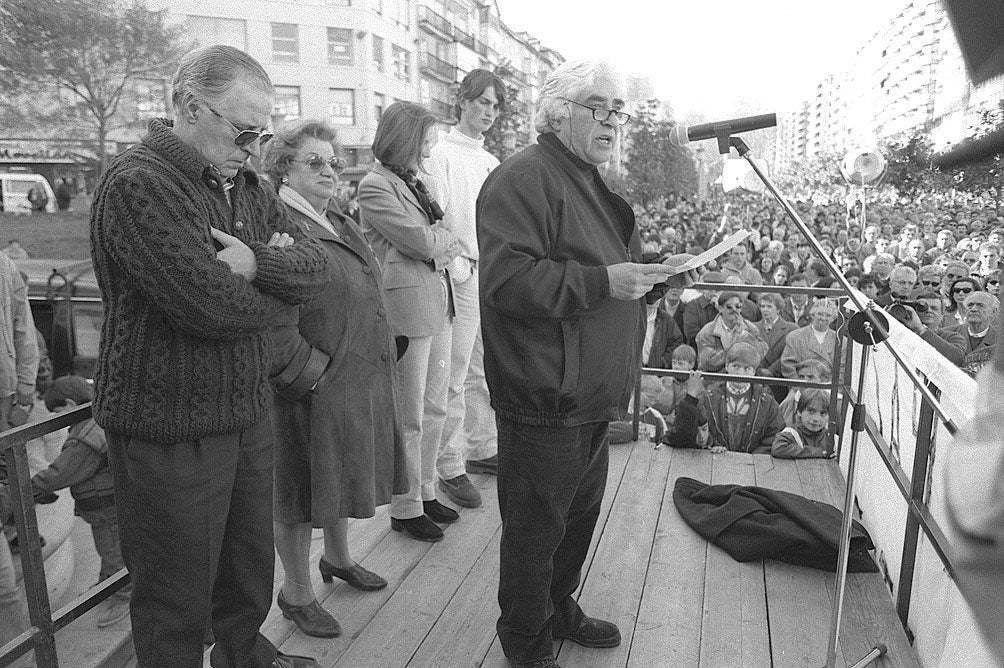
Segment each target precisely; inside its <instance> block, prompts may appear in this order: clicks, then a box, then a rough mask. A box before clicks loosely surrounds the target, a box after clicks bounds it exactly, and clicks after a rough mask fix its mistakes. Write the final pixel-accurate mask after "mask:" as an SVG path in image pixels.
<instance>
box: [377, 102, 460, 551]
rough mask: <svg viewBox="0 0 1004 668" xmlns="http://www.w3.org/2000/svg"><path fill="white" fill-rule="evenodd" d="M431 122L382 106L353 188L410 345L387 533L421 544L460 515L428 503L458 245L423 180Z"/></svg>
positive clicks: (393, 311) (398, 328) (432, 499)
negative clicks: (369, 154)
mask: <svg viewBox="0 0 1004 668" xmlns="http://www.w3.org/2000/svg"><path fill="white" fill-rule="evenodd" d="M438 125H439V119H438V118H436V116H434V115H433V114H432V113H431V112H429V111H428V110H427V109H425V108H424V107H422V106H420V105H417V104H414V103H412V102H395V103H394V104H392V105H390V106H389V107H387V110H386V111H384V113H383V116H381V117H380V122H379V123H378V124H377V130H376V136H375V137H374V139H373V156H374V157H375V158H376V159H377V160H378V161H379V162H378V163H377V164H376V165H374V166H373V169H372V170H370V172H369V173H368V174H367V175H366V176H364V177H363V180H362V181H360V182H359V212H360V220H361V221H362V228H363V230H364V231H365V233H366V236H367V238H368V239H369V240H370V243H372V244H373V248H374V250H375V251H376V254H377V257H378V258H379V259H380V265H381V267H382V270H383V282H384V287H385V288H386V289H387V317H388V319H389V320H390V323H391V326H392V327H393V328H394V331H395V333H396V334H403V335H406V336H408V337H409V339H410V342H409V345H408V350H407V352H406V353H405V354H404V357H402V358H401V364H400V368H401V423H402V424H401V426H402V429H403V431H404V438H405V448H406V450H407V453H408V478H409V480H408V482H409V490H408V492H407V493H406V494H398V495H395V496H394V498H393V500H392V501H391V510H390V515H391V528H392V529H393V530H394V531H403V532H407V533H408V535H410V536H412V537H413V538H416V539H418V540H424V541H429V542H434V541H438V540H442V538H443V530H442V529H441V528H439V526H437V523H440V524H448V523H451V522H456V521H457V520H458V519H460V515H459V514H458V513H457V512H456V511H455V510H453V509H452V508H448V507H446V506H444V505H443V504H441V503H440V502H439V501H438V500H437V499H436V459H437V457H438V454H439V443H440V441H441V440H442V439H441V437H442V433H443V427H444V425H445V423H446V404H447V392H448V389H449V380H450V351H451V346H452V324H451V321H452V318H453V314H454V309H453V293H452V286H451V285H450V277H449V274H448V273H447V270H446V268H447V266H448V265H449V264H450V262H451V261H452V260H453V258H455V257H456V256H457V255H459V254H460V252H461V248H462V247H461V245H460V242H459V240H458V239H457V237H456V236H455V235H454V234H453V232H451V231H450V230H448V229H446V228H445V227H444V226H443V224H442V222H441V219H442V218H443V212H442V210H441V209H440V208H439V205H438V204H437V203H436V202H435V200H433V199H432V198H431V197H430V195H429V191H428V189H427V188H426V186H425V184H424V182H423V181H422V178H421V177H422V176H423V175H424V174H425V170H424V169H423V166H422V163H423V161H424V160H425V159H426V158H428V157H429V152H430V150H431V149H432V146H433V145H434V144H435V143H436V139H437V134H436V133H437V131H438Z"/></svg>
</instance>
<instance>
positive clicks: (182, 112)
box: [178, 95, 201, 123]
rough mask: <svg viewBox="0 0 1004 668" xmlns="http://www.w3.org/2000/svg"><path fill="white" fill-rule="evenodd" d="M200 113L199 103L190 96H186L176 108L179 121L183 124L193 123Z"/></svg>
mask: <svg viewBox="0 0 1004 668" xmlns="http://www.w3.org/2000/svg"><path fill="white" fill-rule="evenodd" d="M200 113H201V110H200V109H199V101H198V100H197V99H195V98H194V97H192V96H191V95H188V96H186V97H185V100H184V101H183V102H182V103H181V104H180V105H179V108H178V114H179V116H180V118H179V120H180V121H182V122H185V123H195V122H196V121H197V120H199V114H200Z"/></svg>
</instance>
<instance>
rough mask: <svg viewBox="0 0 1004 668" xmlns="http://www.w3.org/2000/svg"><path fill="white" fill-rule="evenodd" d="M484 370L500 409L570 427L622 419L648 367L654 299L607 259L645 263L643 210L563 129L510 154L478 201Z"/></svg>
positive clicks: (512, 416) (510, 415) (524, 419)
mask: <svg viewBox="0 0 1004 668" xmlns="http://www.w3.org/2000/svg"><path fill="white" fill-rule="evenodd" d="M477 229H478V245H479V247H480V249H481V263H480V266H479V270H480V279H481V330H482V336H483V337H484V344H485V377H486V379H487V381H488V387H489V389H490V391H491V403H492V407H493V408H494V409H495V411H496V413H497V414H498V415H499V416H500V417H502V418H505V419H509V420H513V421H516V422H520V423H524V424H532V425H540V426H551V427H571V426H575V425H578V424H584V423H587V422H597V421H604V420H615V419H617V418H618V415H619V413H620V411H621V410H622V409H624V408H626V406H627V398H628V396H629V393H630V390H631V388H632V387H633V385H634V379H635V377H636V374H637V372H638V368H639V364H640V361H641V360H640V354H641V344H642V339H643V336H644V323H645V306H644V301H643V300H640V299H639V300H637V301H624V300H619V299H614V298H613V297H611V296H610V285H609V282H608V279H607V266H608V265H613V264H618V263H621V262H628V261H634V262H639V261H640V260H641V246H640V243H639V238H638V230H637V228H636V227H635V219H634V213H633V212H632V210H631V207H630V206H629V205H628V203H627V202H625V201H624V200H623V199H622V198H621V197H619V196H618V195H616V194H614V193H612V192H611V191H610V189H609V188H607V186H606V184H605V183H604V182H603V179H602V178H601V177H600V175H599V172H598V171H597V169H596V167H595V165H590V164H588V163H586V162H584V161H582V160H580V159H579V158H578V157H576V156H575V155H573V154H572V153H571V152H570V151H568V149H566V148H565V146H564V145H563V144H562V143H561V142H560V141H559V140H558V139H557V138H556V137H554V136H553V135H551V134H543V135H540V137H539V138H538V143H537V144H536V145H534V146H530V147H529V148H527V149H525V150H523V151H522V152H520V153H518V154H517V155H515V156H513V157H512V158H509V159H508V160H507V161H505V162H504V163H502V165H501V166H499V167H498V168H497V169H496V170H495V171H493V172H492V173H491V174H490V175H489V176H488V178H487V180H486V181H485V184H484V186H483V187H482V189H481V194H480V195H479V197H478V202H477Z"/></svg>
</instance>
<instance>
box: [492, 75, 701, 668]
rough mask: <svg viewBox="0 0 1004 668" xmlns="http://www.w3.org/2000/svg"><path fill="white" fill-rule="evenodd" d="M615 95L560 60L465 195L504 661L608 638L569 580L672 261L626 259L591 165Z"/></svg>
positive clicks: (618, 204) (537, 661)
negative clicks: (490, 447)
mask: <svg viewBox="0 0 1004 668" xmlns="http://www.w3.org/2000/svg"><path fill="white" fill-rule="evenodd" d="M623 108H624V93H623V89H622V87H621V85H620V82H619V79H618V77H617V76H616V74H615V73H614V71H613V70H612V68H610V67H609V66H608V65H604V64H600V63H594V62H583V61H578V62H576V61H570V62H566V63H564V64H563V65H561V66H560V67H558V68H557V69H556V70H554V71H553V72H552V73H551V74H550V75H548V78H547V80H546V81H545V82H544V86H543V88H542V90H541V95H540V100H539V102H538V109H537V116H536V128H537V130H538V132H540V133H541V134H540V135H539V136H538V138H537V143H536V144H535V145H533V146H530V147H529V148H527V149H525V150H523V151H522V152H520V153H518V154H516V155H515V156H513V157H511V158H509V159H508V160H507V161H506V162H504V163H502V165H500V166H499V167H498V168H497V169H495V171H493V172H492V173H491V174H490V175H489V176H488V179H487V180H486V181H485V184H484V187H483V188H482V189H481V194H480V195H479V197H478V202H477V230H478V243H479V246H480V251H481V266H480V278H481V318H482V320H481V324H482V335H483V337H484V344H485V375H486V377H487V379H488V387H489V389H490V390H491V403H492V408H494V409H495V414H496V418H497V424H498V496H499V510H500V512H501V515H502V538H501V545H500V551H499V554H500V559H499V594H498V598H499V606H500V608H501V616H500V617H499V620H498V624H497V628H498V635H499V640H500V642H501V644H502V650H503V652H504V653H505V655H506V657H507V658H508V659H509V661H510V662H511V663H512V664H513V665H515V666H526V667H530V666H533V667H534V668H549V667H550V668H553V667H554V666H556V665H557V664H555V662H554V656H553V649H552V641H553V640H561V639H568V640H571V641H573V642H576V643H578V644H580V645H583V646H585V647H615V646H616V645H618V644H620V641H621V636H620V631H619V630H618V628H617V626H616V625H615V624H613V623H611V622H608V621H603V620H600V619H594V618H591V617H587V616H586V615H585V613H584V612H583V611H582V609H581V608H580V607H579V604H578V603H577V602H576V600H575V598H574V597H573V594H574V592H575V590H576V588H577V587H578V584H579V576H580V571H581V568H582V564H583V562H584V561H585V557H586V553H587V551H588V549H589V544H590V541H591V539H592V535H593V528H594V527H595V525H596V520H597V518H598V517H599V512H600V503H601V501H602V499H603V490H604V486H605V482H606V472H607V461H608V456H607V447H608V446H607V426H608V423H609V422H610V421H611V420H617V419H620V417H621V414H622V411H623V409H624V408H625V407H626V401H627V397H628V396H629V395H630V392H631V388H632V387H633V386H634V380H635V378H636V375H635V374H636V373H637V372H638V368H639V366H640V355H641V350H642V340H643V334H644V332H643V326H644V321H645V304H644V301H643V300H642V299H641V297H643V296H644V295H646V293H649V292H650V291H651V290H652V288H653V287H654V286H655V285H657V284H660V283H664V282H665V281H666V280H667V279H668V278H669V277H670V276H671V275H674V274H678V273H679V270H676V269H674V268H673V267H670V266H667V265H665V264H642V263H641V243H640V238H639V232H638V228H637V226H636V224H635V217H634V213H633V212H632V209H631V206H630V205H629V204H628V203H627V202H626V201H624V200H623V199H622V198H621V197H619V196H618V195H616V194H614V193H613V192H612V191H611V190H610V189H609V188H608V187H607V185H606V183H605V182H604V181H603V178H602V177H601V176H600V173H599V171H598V170H597V166H598V165H601V164H603V163H605V162H607V161H608V160H610V159H611V158H612V157H613V156H614V152H615V150H616V145H617V141H618V140H619V138H620V135H621V130H620V126H621V125H622V124H624V123H626V122H627V121H628V119H629V118H630V117H629V116H628V114H627V113H625V112H624V111H623ZM690 278H692V277H690ZM690 278H688V279H687V280H690ZM677 280H679V279H675V278H674V281H677Z"/></svg>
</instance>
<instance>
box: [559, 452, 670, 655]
mask: <svg viewBox="0 0 1004 668" xmlns="http://www.w3.org/2000/svg"><path fill="white" fill-rule="evenodd" d="M666 454H667V453H665V452H663V451H661V449H660V450H654V449H653V448H652V446H651V445H648V444H646V443H645V442H639V443H636V444H635V446H634V448H633V451H632V453H631V457H630V459H629V461H628V464H627V468H626V469H625V471H624V476H623V478H622V481H621V484H620V487H619V489H618V491H617V493H616V495H615V497H614V498H613V499H612V505H611V509H610V513H609V516H608V518H607V521H606V523H605V525H604V527H603V531H602V532H595V533H600V537H599V542H598V546H597V548H596V551H595V556H594V558H593V560H592V564H591V566H590V569H589V573H588V577H587V578H586V579H585V580H584V582H583V585H582V587H581V590H580V592H581V593H580V596H579V603H580V605H581V606H582V608H583V610H584V611H585V612H586V614H587V615H590V616H595V617H599V618H600V619H606V620H609V621H612V622H613V623H615V624H617V626H618V628H619V629H620V632H621V644H620V646H618V647H614V648H610V649H604V650H596V649H587V648H584V647H582V646H580V645H578V644H576V643H573V642H569V641H564V642H563V643H562V644H561V650H560V652H559V654H558V657H557V658H558V663H564V664H567V665H571V666H583V667H586V668H588V667H589V666H610V665H621V666H622V665H625V664H626V663H627V658H628V653H629V650H630V648H631V640H632V638H633V637H634V628H635V621H636V620H637V616H638V603H639V601H640V600H641V594H642V589H643V587H644V585H645V581H646V574H647V572H648V563H649V558H650V556H651V553H652V540H653V538H654V535H655V528H656V526H657V524H658V521H659V511H660V507H661V505H662V499H663V496H664V494H665V489H666V480H667V477H668V474H669V463H670V459H671V457H667V456H666Z"/></svg>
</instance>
